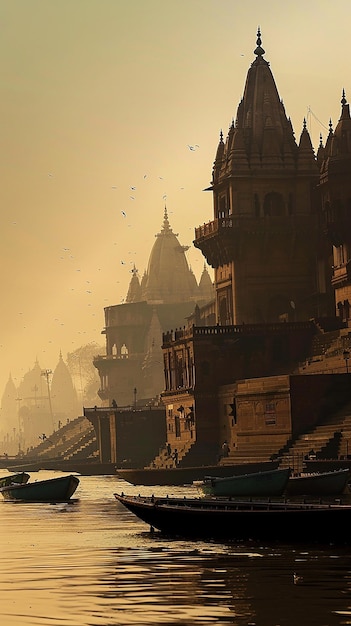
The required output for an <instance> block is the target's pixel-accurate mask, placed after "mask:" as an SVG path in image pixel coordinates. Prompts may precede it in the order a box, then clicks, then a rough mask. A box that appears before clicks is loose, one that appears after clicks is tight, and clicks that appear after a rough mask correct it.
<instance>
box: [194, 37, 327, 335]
mask: <svg viewBox="0 0 351 626" xmlns="http://www.w3.org/2000/svg"><path fill="white" fill-rule="evenodd" d="M261 43H262V42H261V34H260V31H258V36H257V47H256V49H255V55H256V60H255V61H254V62H253V63H252V64H251V67H250V68H249V71H248V74H247V79H246V84H245V89H244V95H243V98H242V100H241V102H240V104H239V106H238V110H237V115H236V120H235V123H234V122H233V123H232V124H231V126H230V128H229V132H228V136H227V138H226V140H225V141H224V138H223V134H222V133H221V135H220V141H219V145H218V149H217V154H216V158H215V162H214V167H213V177H212V184H211V187H209V190H212V191H213V203H214V220H213V221H212V222H210V223H208V224H204V225H203V226H201V227H199V228H197V229H196V230H195V241H194V244H195V246H196V247H197V248H199V249H200V250H201V251H202V253H203V254H204V256H205V257H206V260H207V262H208V263H209V264H210V265H211V266H212V267H213V268H214V269H215V289H216V315H217V321H218V323H219V324H221V325H228V324H229V325H230V324H242V323H270V322H276V321H284V320H289V321H299V320H305V319H309V318H311V317H320V316H323V315H328V314H331V313H332V311H333V305H332V300H331V289H330V287H329V284H328V277H329V274H328V270H327V263H326V257H327V256H328V255H326V251H325V244H323V236H322V229H321V227H320V215H321V212H320V204H319V200H318V197H319V196H318V193H317V187H318V183H319V169H318V164H317V159H316V157H315V154H314V151H313V148H312V144H311V140H310V136H309V133H308V131H307V128H306V124H305V123H304V125H303V129H302V132H301V136H300V140H299V143H298V144H297V143H296V141H295V138H294V133H293V129H292V125H291V122H290V119H288V118H287V116H286V113H285V109H284V105H283V103H282V101H281V99H280V97H279V94H278V91H277V87H276V85H275V81H274V78H273V75H272V72H271V69H270V66H269V63H268V62H267V61H266V60H265V59H264V56H263V55H264V54H265V51H264V50H263V48H262V45H261Z"/></svg>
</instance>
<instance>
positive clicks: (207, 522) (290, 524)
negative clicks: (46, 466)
mask: <svg viewBox="0 0 351 626" xmlns="http://www.w3.org/2000/svg"><path fill="white" fill-rule="evenodd" d="M114 496H115V498H116V500H117V501H118V502H119V503H120V504H122V505H123V506H124V507H126V508H127V509H128V510H129V511H131V512H132V513H133V514H134V515H136V516H137V517H138V518H139V519H141V520H142V521H143V522H145V523H146V524H148V525H149V526H150V527H151V530H152V531H154V529H157V530H159V531H161V533H164V534H166V535H168V536H174V537H184V538H190V539H216V540H242V539H245V540H249V539H253V540H259V541H261V540H269V541H278V540H279V541H284V542H289V543H291V542H309V543H339V544H340V543H342V544H350V543H351V533H350V525H351V505H349V504H342V503H334V504H330V503H318V504H317V503H315V502H311V503H305V502H292V501H285V500H280V501H274V502H270V501H269V500H266V501H263V500H258V501H252V500H250V499H247V500H231V499H230V498H171V497H156V496H151V497H143V496H140V495H139V496H128V495H124V494H123V493H121V494H117V493H115V494H114Z"/></svg>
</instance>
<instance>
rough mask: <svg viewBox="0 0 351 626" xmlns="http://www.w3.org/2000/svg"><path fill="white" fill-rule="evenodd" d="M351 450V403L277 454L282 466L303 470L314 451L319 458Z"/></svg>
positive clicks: (341, 456) (330, 457) (345, 455)
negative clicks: (311, 452)
mask: <svg viewBox="0 0 351 626" xmlns="http://www.w3.org/2000/svg"><path fill="white" fill-rule="evenodd" d="M349 449H350V452H351V402H350V403H348V404H347V405H345V406H344V407H342V408H341V409H339V410H338V411H337V412H336V413H335V414H334V415H333V416H331V417H330V418H329V419H328V421H325V422H324V423H323V424H318V425H317V426H316V427H315V428H313V429H311V430H309V431H307V432H306V433H303V434H301V435H299V436H298V437H297V438H296V439H295V440H293V441H290V442H288V443H287V445H286V446H285V447H284V448H282V449H281V450H280V451H279V452H278V455H277V458H278V459H279V466H280V467H291V468H292V469H293V470H294V471H295V472H300V471H302V470H303V467H304V461H305V460H306V459H307V458H309V454H310V451H311V450H313V451H314V453H315V455H316V458H317V459H338V458H344V457H347V456H348V455H349Z"/></svg>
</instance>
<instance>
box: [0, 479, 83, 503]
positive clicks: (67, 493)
mask: <svg viewBox="0 0 351 626" xmlns="http://www.w3.org/2000/svg"><path fill="white" fill-rule="evenodd" d="M78 485H79V478H77V476H74V475H73V474H70V475H68V476H60V477H59V478H49V479H48V480H38V481H36V482H33V483H31V482H28V483H26V484H23V485H17V484H12V485H8V486H6V487H1V488H0V493H1V494H2V496H3V498H4V499H5V500H21V501H25V502H60V501H63V502H65V501H67V500H69V499H70V498H71V497H72V495H73V494H74V492H75V490H76V489H77V487H78Z"/></svg>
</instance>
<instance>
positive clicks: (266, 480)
mask: <svg viewBox="0 0 351 626" xmlns="http://www.w3.org/2000/svg"><path fill="white" fill-rule="evenodd" d="M289 476H290V468H284V469H272V470H267V471H264V472H254V473H251V474H239V475H237V476H227V477H219V476H207V477H205V479H204V480H202V481H195V482H194V485H195V486H197V487H199V488H200V489H201V491H202V492H203V493H204V494H206V495H210V496H226V497H248V498H250V497H263V498H265V497H274V496H277V497H279V496H281V495H283V493H284V490H285V488H286V486H287V484H288V480H289Z"/></svg>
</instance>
